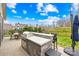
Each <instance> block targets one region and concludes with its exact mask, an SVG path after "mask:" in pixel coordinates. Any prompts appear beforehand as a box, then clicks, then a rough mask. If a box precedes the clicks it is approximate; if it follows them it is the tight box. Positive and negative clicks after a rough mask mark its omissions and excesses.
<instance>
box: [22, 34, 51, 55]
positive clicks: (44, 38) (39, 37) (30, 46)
mask: <svg viewBox="0 0 79 59" xmlns="http://www.w3.org/2000/svg"><path fill="white" fill-rule="evenodd" d="M21 46H22V47H23V48H24V50H26V51H27V52H28V53H29V55H31V56H44V55H45V52H46V51H47V50H48V49H50V48H52V35H51V34H44V33H35V32H25V33H23V35H22V36H21Z"/></svg>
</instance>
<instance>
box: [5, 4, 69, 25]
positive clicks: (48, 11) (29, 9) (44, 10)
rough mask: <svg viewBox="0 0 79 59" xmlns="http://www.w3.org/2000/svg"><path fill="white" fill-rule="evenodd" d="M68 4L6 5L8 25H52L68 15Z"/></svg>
mask: <svg viewBox="0 0 79 59" xmlns="http://www.w3.org/2000/svg"><path fill="white" fill-rule="evenodd" d="M69 10H70V4H69V3H7V5H6V17H7V22H8V23H12V24H14V23H18V22H19V23H23V24H32V25H33V24H44V23H45V24H47V25H48V24H52V22H53V21H57V20H59V19H61V18H64V17H67V16H68V15H69Z"/></svg>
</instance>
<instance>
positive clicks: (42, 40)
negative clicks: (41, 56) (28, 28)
mask: <svg viewBox="0 0 79 59" xmlns="http://www.w3.org/2000/svg"><path fill="white" fill-rule="evenodd" d="M28 40H31V41H32V42H34V43H36V44H38V45H40V46H42V45H44V44H46V43H47V42H50V41H51V40H50V39H46V38H42V37H38V36H31V37H29V38H28Z"/></svg>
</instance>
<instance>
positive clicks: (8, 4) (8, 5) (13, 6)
mask: <svg viewBox="0 0 79 59" xmlns="http://www.w3.org/2000/svg"><path fill="white" fill-rule="evenodd" d="M15 6H16V3H7V7H9V8H15Z"/></svg>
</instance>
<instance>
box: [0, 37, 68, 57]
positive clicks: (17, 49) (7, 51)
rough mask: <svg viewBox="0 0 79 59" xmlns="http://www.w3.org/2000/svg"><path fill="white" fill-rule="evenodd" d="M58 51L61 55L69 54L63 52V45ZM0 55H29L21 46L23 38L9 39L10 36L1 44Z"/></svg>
mask: <svg viewBox="0 0 79 59" xmlns="http://www.w3.org/2000/svg"><path fill="white" fill-rule="evenodd" d="M58 51H59V52H60V53H61V54H62V55H61V56H68V55H67V54H65V53H64V52H63V48H62V47H58ZM0 56H29V55H28V53H27V52H26V51H24V50H23V49H22V47H21V40H20V39H19V40H9V37H5V38H4V40H3V41H2V44H1V46H0Z"/></svg>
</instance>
